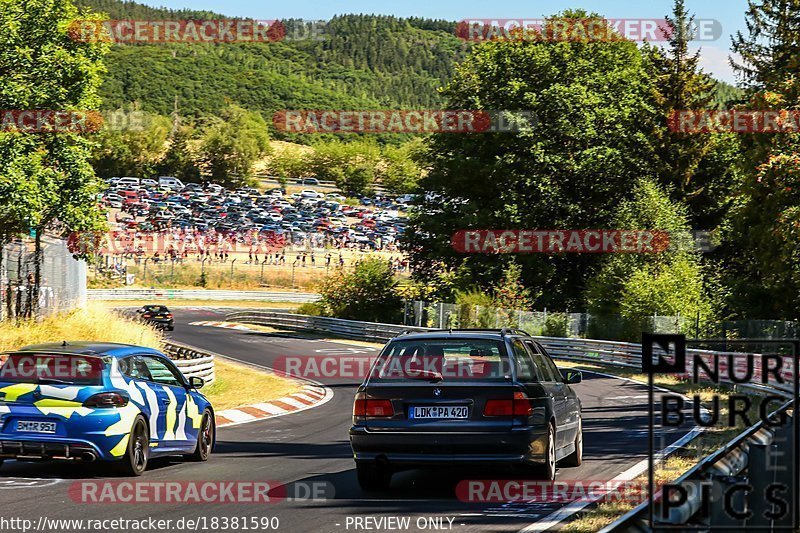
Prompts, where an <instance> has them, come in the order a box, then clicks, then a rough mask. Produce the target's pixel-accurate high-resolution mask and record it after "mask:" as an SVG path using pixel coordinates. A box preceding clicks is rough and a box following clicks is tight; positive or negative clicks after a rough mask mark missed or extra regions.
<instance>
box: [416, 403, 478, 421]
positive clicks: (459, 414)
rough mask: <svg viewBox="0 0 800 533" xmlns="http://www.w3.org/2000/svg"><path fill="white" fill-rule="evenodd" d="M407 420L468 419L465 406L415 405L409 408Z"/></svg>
mask: <svg viewBox="0 0 800 533" xmlns="http://www.w3.org/2000/svg"><path fill="white" fill-rule="evenodd" d="M409 414H410V415H411V416H410V417H409V418H440V419H441V418H445V419H451V418H452V419H459V418H468V417H469V407H467V406H466V405H427V406H420V405H416V406H413V407H412V408H411V411H410V412H409Z"/></svg>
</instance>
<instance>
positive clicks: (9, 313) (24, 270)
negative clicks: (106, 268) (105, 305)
mask: <svg viewBox="0 0 800 533" xmlns="http://www.w3.org/2000/svg"><path fill="white" fill-rule="evenodd" d="M0 254H2V263H1V264H0V320H4V319H21V318H34V315H36V316H35V318H39V317H42V316H47V315H50V314H52V313H55V312H59V311H68V310H71V309H75V308H77V307H83V306H85V305H86V264H85V263H84V262H83V261H78V260H76V259H75V258H74V257H73V256H72V254H71V253H70V251H69V249H68V248H67V243H66V241H64V240H61V239H55V238H51V237H42V256H41V257H42V260H41V283H40V286H39V290H38V293H37V292H36V289H35V286H34V272H35V266H34V263H35V261H34V243H33V240H32V239H20V240H17V241H15V242H12V243H11V244H8V245H6V246H5V247H3V249H2V251H0Z"/></svg>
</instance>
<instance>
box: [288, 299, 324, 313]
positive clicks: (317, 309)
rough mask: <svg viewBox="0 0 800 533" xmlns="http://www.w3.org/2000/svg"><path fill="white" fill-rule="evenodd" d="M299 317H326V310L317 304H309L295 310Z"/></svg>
mask: <svg viewBox="0 0 800 533" xmlns="http://www.w3.org/2000/svg"><path fill="white" fill-rule="evenodd" d="M294 312H295V313H296V314H298V315H309V316H324V312H325V310H324V309H323V308H322V306H321V305H320V304H319V303H317V302H307V303H304V304H303V305H301V306H300V307H298V308H297V309H295V310H294Z"/></svg>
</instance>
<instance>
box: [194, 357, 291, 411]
mask: <svg viewBox="0 0 800 533" xmlns="http://www.w3.org/2000/svg"><path fill="white" fill-rule="evenodd" d="M215 367H216V368H215V370H214V372H215V374H216V380H215V381H214V383H212V384H211V385H209V386H208V387H206V388H204V389H203V391H202V392H203V394H205V395H206V396H207V397H208V399H209V400H211V403H212V404H213V405H214V409H215V410H216V411H217V412H220V411H223V410H225V409H232V408H234V407H241V406H244V405H250V404H254V403H261V402H268V401H270V400H277V399H278V398H281V397H283V396H286V395H288V394H292V393H293V392H299V391H300V390H301V386H300V384H299V383H298V382H297V381H294V380H290V379H286V378H284V377H281V376H276V375H275V374H270V373H267V372H265V371H262V370H259V369H257V368H253V367H251V366H247V365H243V364H240V363H236V362H234V361H230V360H227V359H222V358H219V357H218V358H217V359H216V360H215Z"/></svg>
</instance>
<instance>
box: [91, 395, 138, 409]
mask: <svg viewBox="0 0 800 533" xmlns="http://www.w3.org/2000/svg"><path fill="white" fill-rule="evenodd" d="M128 401H129V398H128V397H127V396H125V395H123V394H120V393H118V392H101V393H99V394H95V395H93V396H90V397H88V398H87V399H86V401H85V402H83V406H84V407H95V408H99V409H103V408H114V407H125V406H126V405H128Z"/></svg>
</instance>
